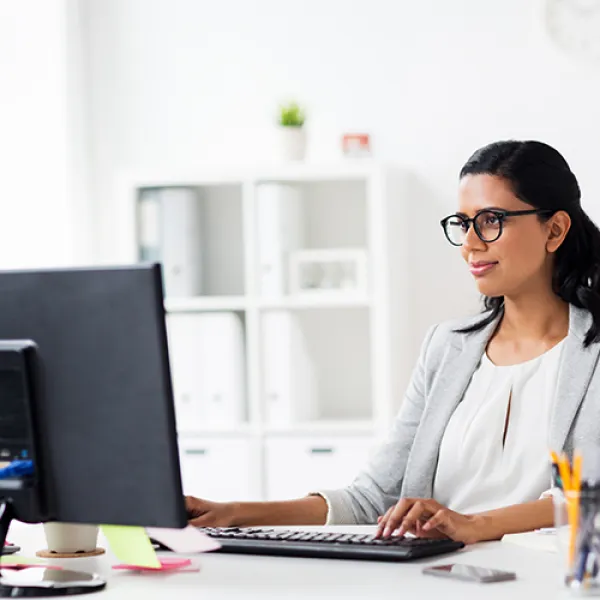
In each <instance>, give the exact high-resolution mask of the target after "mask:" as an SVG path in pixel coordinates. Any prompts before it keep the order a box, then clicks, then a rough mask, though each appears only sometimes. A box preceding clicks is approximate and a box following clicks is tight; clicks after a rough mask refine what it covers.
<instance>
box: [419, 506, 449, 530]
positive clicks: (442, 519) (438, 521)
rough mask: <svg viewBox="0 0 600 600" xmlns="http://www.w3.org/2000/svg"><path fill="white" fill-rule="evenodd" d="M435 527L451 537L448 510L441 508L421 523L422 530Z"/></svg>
mask: <svg viewBox="0 0 600 600" xmlns="http://www.w3.org/2000/svg"><path fill="white" fill-rule="evenodd" d="M433 529H437V530H438V531H441V532H442V533H443V534H445V535H447V536H449V537H452V530H453V527H452V519H451V514H450V512H449V511H447V510H445V509H443V508H441V509H440V510H438V511H437V512H436V513H435V514H434V515H433V516H432V517H431V518H430V519H428V520H427V522H426V523H425V524H424V525H423V530H424V531H431V530H433Z"/></svg>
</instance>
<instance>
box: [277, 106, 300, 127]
mask: <svg viewBox="0 0 600 600" xmlns="http://www.w3.org/2000/svg"><path fill="white" fill-rule="evenodd" d="M304 121H305V114H304V111H303V110H302V108H300V106H299V105H298V104H297V103H296V102H290V103H289V104H284V105H282V106H281V107H280V108H279V124H280V125H282V126H283V127H302V125H304Z"/></svg>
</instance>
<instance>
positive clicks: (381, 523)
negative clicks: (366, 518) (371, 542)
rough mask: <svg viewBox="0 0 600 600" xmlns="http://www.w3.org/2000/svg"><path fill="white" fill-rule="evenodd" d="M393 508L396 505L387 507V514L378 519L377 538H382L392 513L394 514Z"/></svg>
mask: <svg viewBox="0 0 600 600" xmlns="http://www.w3.org/2000/svg"><path fill="white" fill-rule="evenodd" d="M393 510H394V506H390V508H388V509H387V511H386V512H385V514H384V515H383V516H381V517H379V518H378V519H377V523H378V526H377V531H376V532H375V539H377V538H380V537H381V536H382V535H383V531H384V529H385V525H386V523H387V522H388V519H389V518H390V515H391V514H392V511H393Z"/></svg>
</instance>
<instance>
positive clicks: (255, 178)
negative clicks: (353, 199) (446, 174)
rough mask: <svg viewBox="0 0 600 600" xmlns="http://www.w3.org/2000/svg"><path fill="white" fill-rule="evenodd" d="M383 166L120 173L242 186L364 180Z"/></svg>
mask: <svg viewBox="0 0 600 600" xmlns="http://www.w3.org/2000/svg"><path fill="white" fill-rule="evenodd" d="M384 168H385V166H384V165H383V164H382V163H381V162H378V161H375V160H372V159H352V158H347V159H344V160H339V161H334V162H330V163H326V164H322V163H312V162H310V161H305V162H300V163H271V164H269V163H263V164H254V165H247V164H245V165H226V166H223V165H218V164H215V165H205V166H204V167H203V168H202V169H198V168H197V167H190V168H178V169H172V170H163V171H162V172H160V171H158V172H157V171H155V170H153V171H150V172H143V171H141V172H140V171H138V172H135V173H130V174H124V175H123V179H124V180H126V181H127V184H128V185H129V186H132V187H133V186H135V187H168V186H181V185H186V186H218V185H242V184H243V183H244V182H252V183H256V182H264V181H298V182H301V181H307V182H310V181H333V180H356V179H365V178H367V177H370V176H372V175H374V174H377V173H380V172H382V170H383V169H384Z"/></svg>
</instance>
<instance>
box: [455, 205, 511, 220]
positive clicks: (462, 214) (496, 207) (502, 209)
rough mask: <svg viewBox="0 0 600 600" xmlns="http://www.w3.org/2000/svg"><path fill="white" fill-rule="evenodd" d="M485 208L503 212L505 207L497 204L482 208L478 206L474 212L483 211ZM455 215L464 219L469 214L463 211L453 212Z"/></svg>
mask: <svg viewBox="0 0 600 600" xmlns="http://www.w3.org/2000/svg"><path fill="white" fill-rule="evenodd" d="M485 210H497V211H501V212H504V211H505V210H506V209H505V208H500V207H499V206H486V207H484V208H480V209H479V210H478V211H476V212H475V214H476V215H477V214H479V213H480V212H483V211H485ZM455 214H456V215H458V216H459V217H465V219H468V218H469V215H467V214H466V213H464V212H457V213H455Z"/></svg>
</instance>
